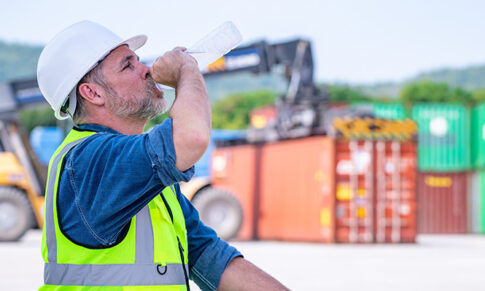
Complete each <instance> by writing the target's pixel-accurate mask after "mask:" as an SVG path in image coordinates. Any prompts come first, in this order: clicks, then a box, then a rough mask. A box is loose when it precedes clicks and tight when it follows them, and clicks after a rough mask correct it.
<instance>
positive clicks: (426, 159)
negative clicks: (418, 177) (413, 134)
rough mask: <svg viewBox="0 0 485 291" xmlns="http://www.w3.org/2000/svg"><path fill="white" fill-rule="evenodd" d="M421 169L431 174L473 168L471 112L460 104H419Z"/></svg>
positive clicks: (415, 108)
mask: <svg viewBox="0 0 485 291" xmlns="http://www.w3.org/2000/svg"><path fill="white" fill-rule="evenodd" d="M412 119H413V120H414V121H415V122H416V123H417V125H418V168H419V170H420V171H429V172H458V171H466V170H468V169H470V166H471V161H470V151H471V150H470V113H469V110H468V109H467V108H466V107H465V106H464V105H459V104H435V103H430V104H424V103H423V104H417V105H415V106H413V108H412Z"/></svg>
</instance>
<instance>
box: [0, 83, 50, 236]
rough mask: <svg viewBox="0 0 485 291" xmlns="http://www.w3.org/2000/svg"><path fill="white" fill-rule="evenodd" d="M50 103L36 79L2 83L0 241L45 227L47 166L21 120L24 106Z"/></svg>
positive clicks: (0, 108)
mask: <svg viewBox="0 0 485 291" xmlns="http://www.w3.org/2000/svg"><path fill="white" fill-rule="evenodd" d="M42 105H44V106H45V105H47V103H46V102H45V100H44V97H43V96H42V94H41V92H40V90H39V87H38V86H37V80H36V79H31V80H23V81H14V82H6V83H0V242H2V241H17V240H19V239H20V238H21V237H22V236H23V235H24V234H25V232H26V231H27V230H29V229H31V228H35V227H39V228H42V225H43V208H44V190H45V189H44V187H45V186H44V181H45V180H46V173H47V171H46V170H47V169H46V167H44V166H42V165H41V163H40V162H39V160H38V158H37V156H36V155H35V153H34V151H33V150H32V148H31V146H30V143H29V139H28V138H27V134H26V132H25V130H24V129H23V127H22V126H21V124H20V122H19V111H20V110H21V109H26V108H32V107H35V106H42Z"/></svg>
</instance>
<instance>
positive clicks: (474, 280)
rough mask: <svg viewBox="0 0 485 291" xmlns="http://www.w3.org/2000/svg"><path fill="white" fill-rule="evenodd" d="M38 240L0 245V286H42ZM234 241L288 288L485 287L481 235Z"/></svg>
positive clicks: (35, 235)
mask: <svg viewBox="0 0 485 291" xmlns="http://www.w3.org/2000/svg"><path fill="white" fill-rule="evenodd" d="M40 241H41V234H40V231H31V232H29V233H28V234H27V235H26V236H25V237H24V238H23V239H22V241H21V242H18V243H2V244H0V259H1V261H0V290H36V289H37V288H38V287H39V286H40V285H41V283H42V269H43V264H42V260H41V257H40ZM233 244H234V245H236V246H237V247H238V248H239V249H240V250H241V251H242V252H243V253H244V254H245V255H246V258H248V259H250V260H252V261H253V262H255V263H256V264H257V265H259V266H260V267H262V268H263V269H265V270H267V271H268V272H269V273H271V274H272V275H274V276H275V277H276V278H278V279H279V280H280V281H282V282H283V283H285V284H286V285H287V286H288V287H290V288H291V289H292V290H359V291H363V290H372V291H378V290H386V291H388V290H403V291H404V290H406V291H410V290H426V291H430V290H437V291H438V290H439V291H446V290H460V291H461V290H467V291H468V290H485V236H474V235H461V236H420V237H419V240H418V243H417V244H416V245H322V244H307V243H284V242H234V243H233ZM194 289H195V288H194Z"/></svg>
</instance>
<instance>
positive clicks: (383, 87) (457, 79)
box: [351, 65, 485, 98]
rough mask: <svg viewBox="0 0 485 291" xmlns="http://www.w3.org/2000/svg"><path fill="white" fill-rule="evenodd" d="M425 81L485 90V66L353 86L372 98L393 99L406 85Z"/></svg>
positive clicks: (469, 89) (432, 72)
mask: <svg viewBox="0 0 485 291" xmlns="http://www.w3.org/2000/svg"><path fill="white" fill-rule="evenodd" d="M423 80H429V81H432V82H439V83H447V84H448V85H449V86H451V87H460V88H462V89H465V90H468V91H475V90H478V89H483V88H485V65H476V66H469V67H465V68H455V69H451V68H444V69H438V70H432V71H428V72H423V73H419V74H417V75H416V76H414V77H412V78H409V79H407V80H404V81H402V82H386V83H375V84H363V85H353V86H352V85H351V86H352V87H353V88H354V89H357V90H359V91H362V92H364V93H366V94H368V95H371V96H377V97H391V98H392V97H396V96H397V95H398V94H399V92H400V91H401V89H402V87H403V86H404V85H405V84H407V83H410V82H415V81H423Z"/></svg>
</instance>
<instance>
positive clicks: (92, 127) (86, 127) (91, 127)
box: [74, 123, 120, 134]
mask: <svg viewBox="0 0 485 291" xmlns="http://www.w3.org/2000/svg"><path fill="white" fill-rule="evenodd" d="M74 129H77V130H80V131H94V132H103V133H115V134H120V133H119V132H117V131H116V130H114V129H112V128H109V127H106V126H104V125H100V124H94V123H85V124H78V125H76V126H74Z"/></svg>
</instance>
